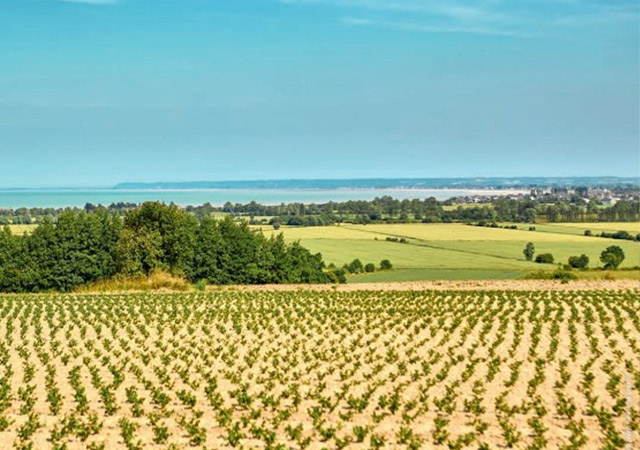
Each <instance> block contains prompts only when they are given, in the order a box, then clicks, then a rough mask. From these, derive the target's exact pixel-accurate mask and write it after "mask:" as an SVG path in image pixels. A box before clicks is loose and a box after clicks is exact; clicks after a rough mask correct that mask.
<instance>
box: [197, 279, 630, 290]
mask: <svg viewBox="0 0 640 450" xmlns="http://www.w3.org/2000/svg"><path fill="white" fill-rule="evenodd" d="M617 289H640V280H577V281H572V282H570V283H566V284H563V283H561V282H560V281H557V280H465V281H410V282H391V283H358V284H340V285H326V284H315V285H313V284H312V285H309V284H306V285H305V284H302V285H296V284H279V285H277V284H276V285H258V286H219V287H216V286H209V287H208V290H210V291H216V290H231V291H238V290H239V291H248V292H252V291H299V290H310V291H338V292H355V291H422V290H438V291H449V290H453V291H478V290H481V291H487V290H489V291H494V290H497V291H547V290H550V291H583V290H589V291H591V290H617Z"/></svg>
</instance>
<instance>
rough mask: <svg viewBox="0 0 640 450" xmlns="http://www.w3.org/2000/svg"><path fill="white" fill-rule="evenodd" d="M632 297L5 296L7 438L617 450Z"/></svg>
mask: <svg viewBox="0 0 640 450" xmlns="http://www.w3.org/2000/svg"><path fill="white" fill-rule="evenodd" d="M638 294H639V292H638V290H619V291H613V290H609V291H603V290H598V291H571V290H568V291H545V290H541V291H528V292H523V291H508V290H505V291H495V290H493V291H451V290H443V291H414V292H410V291H404V292H403V291H387V292H383V291H352V292H330V291H319V292H311V291H300V290H298V291H295V290H293V291H288V292H284V291H269V290H267V291H245V292H242V291H219V292H215V293H208V294H128V295H60V294H50V295H20V296H15V295H14V296H0V305H1V308H0V336H2V340H0V361H1V362H2V364H0V442H1V443H2V448H15V449H25V448H36V449H62V448H67V449H81V448H88V449H120V448H123V449H128V450H135V449H142V448H145V449H147V448H149V449H156V448H157V449H186V448H209V449H212V448H215V449H225V448H238V449H240V448H245V449H249V448H265V449H295V450H299V449H317V450H320V449H323V448H332V449H336V448H339V449H342V448H347V449H369V448H374V449H382V448H389V449H411V450H413V449H421V448H425V449H426V448H436V449H446V448H449V449H451V448H481V449H484V448H522V449H524V448H545V447H546V448H584V449H596V448H621V446H624V445H626V444H627V440H630V441H631V442H633V443H637V442H640V433H639V432H638V428H639V427H640V411H639V409H638V404H639V403H640V395H639V393H638V392H639V390H640V348H639V347H638V344H639V343H638V340H637V338H636V337H637V336H638V335H639V334H640V320H639V317H638V311H639V310H640V305H639V304H638ZM630 445H631V444H630Z"/></svg>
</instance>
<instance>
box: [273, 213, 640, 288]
mask: <svg viewBox="0 0 640 450" xmlns="http://www.w3.org/2000/svg"><path fill="white" fill-rule="evenodd" d="M594 225H600V228H598V229H599V230H606V231H617V230H628V231H630V232H632V231H633V230H635V229H638V226H639V224H637V223H616V224H593V223H589V224H553V225H535V226H536V231H529V225H523V224H518V225H517V226H518V229H517V230H510V229H504V228H486V227H474V226H468V225H464V224H382V225H378V224H373V225H353V224H341V225H336V226H328V227H307V228H297V227H282V228H280V230H278V231H274V230H272V229H271V228H270V227H261V229H262V230H263V233H265V234H266V235H271V234H273V233H279V232H282V233H284V236H285V239H286V240H288V241H295V240H300V242H301V244H302V245H304V246H305V247H307V248H309V249H310V250H311V251H313V252H320V253H322V255H323V257H324V258H325V261H327V263H334V264H335V265H337V266H342V265H343V264H345V263H348V262H349V261H351V260H353V259H354V258H359V259H360V260H362V262H363V263H367V262H373V263H376V264H377V263H379V262H380V260H382V259H389V260H391V261H392V263H393V264H394V270H393V271H391V272H380V273H375V274H366V275H358V276H354V277H351V278H350V282H368V281H414V280H428V279H495V278H518V277H523V276H526V274H528V273H530V272H531V271H534V270H539V269H549V270H551V269H554V268H555V267H556V266H555V265H548V264H547V265H542V264H536V263H534V262H529V261H526V260H525V258H524V255H523V254H522V250H523V248H524V246H525V245H526V244H527V242H533V243H534V245H535V247H536V253H538V254H539V253H552V254H553V255H554V257H555V260H556V262H560V263H566V262H567V260H568V258H569V257H570V256H574V255H580V254H583V253H584V254H586V255H587V256H588V257H589V259H590V267H591V268H597V267H599V266H601V265H602V264H601V263H600V261H599V257H600V253H601V252H602V250H604V249H605V248H606V247H608V246H610V245H618V246H620V247H621V248H622V249H623V250H624V252H625V254H626V259H625V261H624V262H623V264H622V265H621V268H630V267H636V266H640V243H639V242H631V241H623V240H614V239H605V238H599V237H594V236H591V237H588V236H584V235H583V234H584V230H585V229H592V230H596V226H594ZM387 238H404V239H405V240H406V243H399V242H389V241H387V240H386V239H387ZM584 275H587V274H586V273H585V274H584ZM625 275H626V276H630V277H638V276H639V274H638V271H629V272H625ZM588 276H593V275H588Z"/></svg>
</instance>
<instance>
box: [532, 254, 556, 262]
mask: <svg viewBox="0 0 640 450" xmlns="http://www.w3.org/2000/svg"><path fill="white" fill-rule="evenodd" d="M553 261H554V258H553V255H552V254H551V253H541V254H539V255H538V256H536V262H537V263H539V264H553Z"/></svg>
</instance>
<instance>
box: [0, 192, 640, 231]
mask: <svg viewBox="0 0 640 450" xmlns="http://www.w3.org/2000/svg"><path fill="white" fill-rule="evenodd" d="M587 200H588V201H587ZM135 208H137V205H136V204H132V203H114V204H112V205H109V206H107V207H106V210H107V211H108V212H110V213H112V214H116V215H120V216H124V215H126V214H127V213H128V212H129V211H131V210H133V209H135ZM98 209H102V207H98V206H95V205H92V204H87V205H86V206H85V207H84V209H78V208H73V209H54V208H30V209H27V208H20V209H15V210H11V209H5V210H0V224H1V223H13V224H24V223H41V222H43V221H44V220H46V219H50V220H55V219H56V218H57V217H58V216H59V215H60V214H62V213H64V212H65V211H74V212H80V211H85V212H94V211H96V210H98ZM184 210H185V211H186V212H188V213H190V214H191V215H193V216H194V217H196V218H197V219H199V220H200V219H202V218H204V217H208V216H211V215H213V214H216V213H218V214H219V213H225V214H229V215H233V216H240V217H245V218H247V219H248V220H249V221H250V222H251V223H257V224H259V223H267V222H269V223H271V224H272V225H276V227H277V226H279V225H293V226H322V225H331V224H335V223H341V222H350V223H360V224H367V223H410V222H422V223H431V222H435V223H437V222H444V223H447V222H488V223H491V222H516V223H535V222H539V221H544V222H623V221H638V220H640V201H638V200H620V201H618V202H617V203H615V204H614V205H611V206H606V205H603V204H602V203H601V202H600V201H599V200H598V199H597V198H591V199H585V198H583V197H580V196H572V197H569V198H564V197H562V198H561V197H554V196H552V195H545V196H544V197H541V198H536V199H530V198H528V197H526V198H506V197H502V198H498V199H494V200H492V201H491V202H490V203H487V204H481V205H464V206H458V207H456V206H455V205H454V204H453V203H452V201H451V200H447V201H443V202H442V201H438V200H436V199H435V198H433V197H430V198H427V199H413V200H408V199H405V200H398V199H394V198H392V197H389V196H384V197H378V198H375V199H373V200H370V201H366V200H352V201H345V202H327V203H322V204H303V203H287V204H281V205H275V206H274V205H262V204H260V203H257V202H250V203H246V204H239V203H237V204H232V203H226V204H225V205H224V206H222V207H216V206H213V205H211V204H210V203H205V204H204V205H200V206H187V207H185V208H184Z"/></svg>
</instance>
